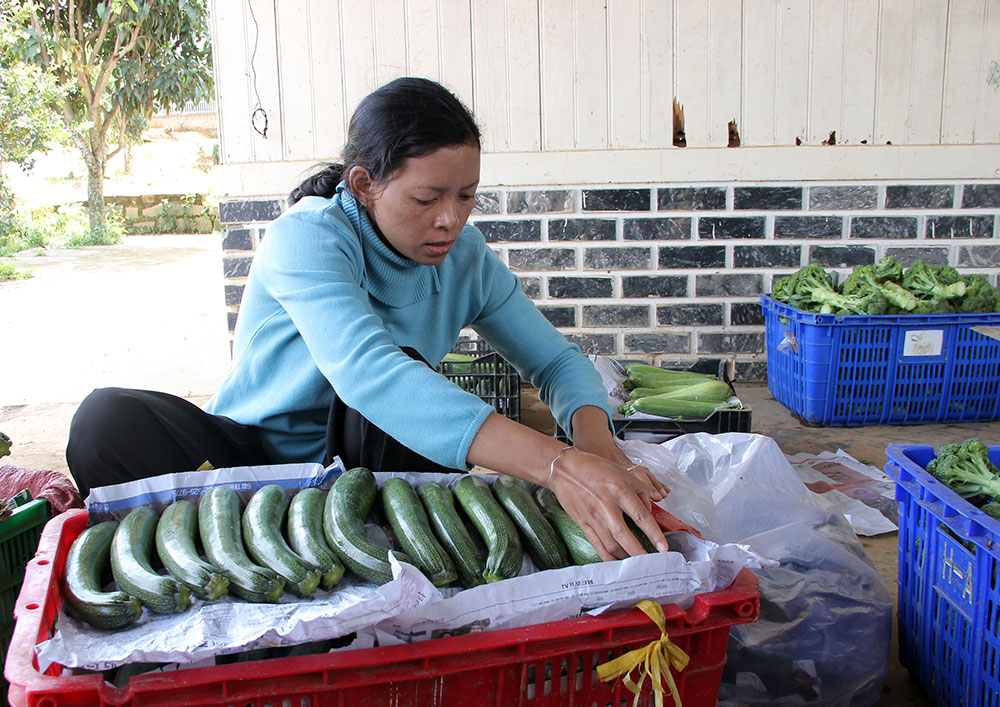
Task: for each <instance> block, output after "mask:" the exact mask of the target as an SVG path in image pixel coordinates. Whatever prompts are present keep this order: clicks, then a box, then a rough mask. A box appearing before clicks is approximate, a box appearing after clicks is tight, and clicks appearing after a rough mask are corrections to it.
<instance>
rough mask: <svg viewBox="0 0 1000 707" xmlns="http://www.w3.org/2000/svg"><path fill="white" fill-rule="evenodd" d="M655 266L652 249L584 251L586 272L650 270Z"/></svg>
mask: <svg viewBox="0 0 1000 707" xmlns="http://www.w3.org/2000/svg"><path fill="white" fill-rule="evenodd" d="M652 264H653V251H652V250H651V249H650V248H648V247H647V248H629V247H627V246H626V247H622V246H617V247H613V248H586V249H584V251H583V269H584V270H649V269H650V268H651V267H652Z"/></svg>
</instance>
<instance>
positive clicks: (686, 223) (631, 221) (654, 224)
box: [623, 217, 694, 241]
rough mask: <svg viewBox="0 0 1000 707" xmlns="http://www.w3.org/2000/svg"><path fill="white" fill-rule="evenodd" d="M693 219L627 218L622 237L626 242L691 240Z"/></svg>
mask: <svg viewBox="0 0 1000 707" xmlns="http://www.w3.org/2000/svg"><path fill="white" fill-rule="evenodd" d="M693 221H694V219H691V218H688V217H676V218H673V217H672V218H627V219H625V224H624V228H623V235H624V236H625V240H627V241H677V240H687V239H689V238H691V224H692V222H693Z"/></svg>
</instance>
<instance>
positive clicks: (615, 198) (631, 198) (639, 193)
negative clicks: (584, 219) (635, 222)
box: [583, 189, 652, 211]
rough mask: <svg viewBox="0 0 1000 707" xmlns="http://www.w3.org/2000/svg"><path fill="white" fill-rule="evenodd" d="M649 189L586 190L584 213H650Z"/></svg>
mask: <svg viewBox="0 0 1000 707" xmlns="http://www.w3.org/2000/svg"><path fill="white" fill-rule="evenodd" d="M651 205H652V192H651V191H650V190H649V189H584V190H583V210H584V211H649V210H650V207H651Z"/></svg>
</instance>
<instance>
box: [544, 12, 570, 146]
mask: <svg viewBox="0 0 1000 707" xmlns="http://www.w3.org/2000/svg"><path fill="white" fill-rule="evenodd" d="M539 2H540V8H541V12H540V14H541V23H540V29H539V36H540V46H539V57H540V61H539V74H540V75H539V85H540V87H541V89H540V93H541V95H540V97H539V100H540V105H541V137H542V149H543V150H572V149H574V148H575V147H576V146H577V145H576V110H575V108H574V105H575V102H576V86H575V82H574V79H573V76H574V71H575V69H574V59H575V56H576V52H575V46H576V45H575V41H574V37H573V32H572V28H573V25H572V23H567V22H566V20H565V8H566V3H565V2H562V1H561V0H539ZM567 25H568V26H567Z"/></svg>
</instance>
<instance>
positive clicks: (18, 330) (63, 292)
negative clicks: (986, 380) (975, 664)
mask: <svg viewBox="0 0 1000 707" xmlns="http://www.w3.org/2000/svg"><path fill="white" fill-rule="evenodd" d="M15 262H16V264H17V266H18V267H24V268H31V269H32V270H33V271H34V273H35V277H34V278H32V279H30V280H22V281H18V282H13V283H0V304H2V306H0V325H2V326H3V328H4V330H5V331H7V332H14V333H15V335H13V336H10V337H8V344H7V345H6V346H5V348H4V356H3V362H4V375H5V381H4V385H3V386H0V395H2V396H3V397H2V398H0V430H2V431H3V432H5V433H6V434H7V435H9V436H10V437H11V438H12V439H13V440H14V447H13V449H12V455H11V456H10V457H6V458H4V459H3V460H2V462H0V463H8V464H11V465H14V466H18V467H24V468H31V469H56V470H62V471H65V470H66V462H65V458H64V456H63V455H64V449H65V444H66V436H67V431H68V429H69V421H70V419H71V417H72V414H73V411H74V410H75V409H76V405H77V403H78V402H79V400H80V399H81V398H82V397H83V395H85V394H86V393H87V392H89V390H90V389H91V388H93V387H95V386H97V385H125V386H130V387H150V388H153V389H157V390H165V391H168V392H172V393H175V394H177V395H181V396H184V397H187V398H188V399H190V400H192V401H193V402H195V403H196V404H202V403H204V402H205V401H206V400H207V399H208V397H209V396H210V395H211V394H212V392H213V391H214V390H215V388H216V386H217V385H218V382H219V381H221V379H222V377H223V376H224V375H225V372H226V370H227V369H228V366H229V348H228V334H227V333H226V330H225V315H224V310H223V306H222V305H223V292H222V285H221V279H220V278H219V274H220V272H221V255H220V253H219V245H218V240H217V238H215V237H213V236H144V237H137V238H130V239H128V240H127V241H126V243H124V244H121V245H120V246H110V247H103V248H87V249H80V250H76V251H65V250H62V251H60V250H53V251H40V252H38V253H30V252H29V253H25V254H21V255H19V256H18V257H17V258H15ZM66 332H70V333H71V336H70V335H67V334H66ZM737 392H738V394H739V396H740V398H741V399H742V400H743V401H744V403H745V404H747V405H749V407H750V408H751V409H752V410H753V426H752V431H753V432H755V433H758V434H764V435H768V436H770V437H772V438H773V439H774V440H775V441H777V443H778V445H779V446H780V447H781V449H782V450H783V451H784V452H785V453H786V454H796V453H799V452H809V453H818V452H822V451H836V450H837V449H843V450H844V451H845V452H847V453H848V454H850V455H851V456H853V457H854V458H855V459H857V460H859V461H862V462H865V463H868V464H871V465H873V466H877V467H879V468H881V467H883V466H884V464H885V448H886V446H887V445H889V444H892V443H924V444H933V445H934V446H940V445H941V444H945V443H948V442H953V441H961V440H963V439H966V438H968V437H979V438H980V439H983V440H984V441H987V442H994V443H996V442H997V440H1000V422H994V423H967V424H962V425H913V426H872V427H856V428H834V427H830V428H812V427H808V426H804V425H802V424H800V422H799V421H798V420H797V419H796V418H795V417H794V416H793V415H792V414H791V413H790V412H789V411H788V410H787V409H786V408H784V407H783V406H782V405H780V404H779V403H777V402H776V401H774V400H773V399H772V398H771V395H770V393H769V392H768V390H767V387H766V386H765V385H762V384H756V385H751V384H744V385H740V386H738V388H737ZM522 398H523V399H522V420H523V421H524V422H525V423H526V424H529V425H531V426H532V427H535V428H537V429H540V430H543V431H546V432H551V430H552V424H553V423H552V418H551V416H550V415H549V413H548V410H547V409H546V408H545V406H544V405H542V404H541V403H539V402H538V400H537V397H536V396H535V395H534V392H533V391H532V390H530V389H525V390H524V392H523V396H522ZM862 544H863V545H864V547H865V549H866V551H867V552H868V554H869V556H870V558H871V560H872V562H873V563H874V565H875V566H876V568H877V569H878V570H879V572H880V573H881V575H882V577H883V579H884V581H885V583H886V586H887V587H888V589H889V591H890V593H891V594H892V595H893V596H895V594H896V566H897V556H896V547H897V536H896V534H895V533H892V534H887V535H882V536H879V537H877V538H863V539H862ZM893 631H895V624H894V625H893ZM849 659H850V657H849V656H845V660H849ZM882 704H884V705H917V706H920V705H930V704H932V703H931V702H930V701H929V700H928V699H927V698H926V697H925V696H924V695H923V694H922V692H921V690H920V687H919V685H918V684H917V683H916V682H915V681H913V680H912V679H911V678H910V677H909V674H908V673H907V671H906V670H905V669H903V668H902V666H901V665H900V664H899V661H898V659H897V658H896V655H895V640H893V655H892V662H891V666H890V678H889V682H888V685H887V686H886V689H885V691H884V695H883V700H882Z"/></svg>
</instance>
